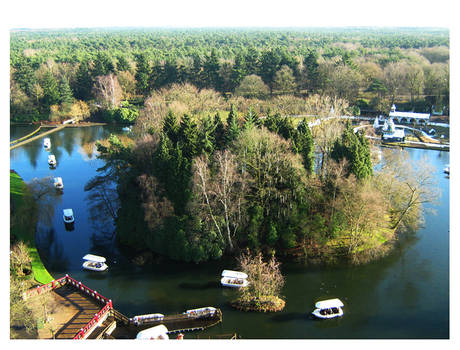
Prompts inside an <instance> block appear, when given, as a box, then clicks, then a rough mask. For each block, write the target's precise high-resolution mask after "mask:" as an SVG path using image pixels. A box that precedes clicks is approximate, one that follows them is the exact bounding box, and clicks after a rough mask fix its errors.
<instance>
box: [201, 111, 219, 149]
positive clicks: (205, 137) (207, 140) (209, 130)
mask: <svg viewBox="0 0 460 350" xmlns="http://www.w3.org/2000/svg"><path fill="white" fill-rule="evenodd" d="M214 129H215V126H214V123H213V120H212V119H211V117H210V116H207V117H205V118H203V120H202V121H201V125H200V133H199V136H198V145H199V152H198V153H202V152H205V153H208V154H211V153H212V152H213V151H214V149H215V143H216V140H215V138H214Z"/></svg>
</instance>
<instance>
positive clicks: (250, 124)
mask: <svg viewBox="0 0 460 350" xmlns="http://www.w3.org/2000/svg"><path fill="white" fill-rule="evenodd" d="M258 126H260V121H259V117H258V116H257V114H256V112H255V111H254V108H252V106H251V107H249V110H248V112H247V113H246V115H245V116H244V124H243V129H244V130H247V129H251V128H255V127H258Z"/></svg>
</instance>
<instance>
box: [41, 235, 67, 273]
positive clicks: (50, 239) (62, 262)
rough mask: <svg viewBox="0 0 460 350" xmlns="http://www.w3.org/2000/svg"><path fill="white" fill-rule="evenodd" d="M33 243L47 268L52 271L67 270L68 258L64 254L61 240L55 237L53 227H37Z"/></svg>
mask: <svg viewBox="0 0 460 350" xmlns="http://www.w3.org/2000/svg"><path fill="white" fill-rule="evenodd" d="M35 244H36V246H37V248H38V251H39V253H40V258H41V259H42V261H43V263H44V264H45V265H46V267H47V269H50V270H53V271H67V270H68V267H69V260H68V258H67V257H66V256H65V254H64V248H63V245H62V242H59V240H57V239H56V231H55V230H54V228H44V227H39V228H38V229H37V233H36V235H35Z"/></svg>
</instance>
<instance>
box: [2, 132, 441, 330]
mask: <svg viewBox="0 0 460 350" xmlns="http://www.w3.org/2000/svg"><path fill="white" fill-rule="evenodd" d="M110 132H119V133H121V129H120V128H111V129H110V128H107V127H91V128H67V129H64V130H62V131H59V132H56V133H54V134H51V135H50V138H51V143H52V151H51V152H52V153H53V154H55V155H56V158H57V161H58V165H57V168H56V169H55V170H50V169H49V167H48V164H47V155H48V154H49V153H48V152H46V151H45V150H44V149H43V146H42V142H43V141H42V140H37V141H34V142H32V143H30V144H27V145H25V146H23V147H20V148H18V149H15V150H13V151H11V152H10V155H11V169H14V170H16V171H17V172H18V173H19V175H20V176H21V177H22V178H23V179H24V180H26V181H30V180H31V179H32V178H34V177H39V178H40V177H45V176H61V177H62V178H63V181H64V194H63V195H62V196H61V199H60V200H59V201H58V202H57V203H56V208H55V212H54V215H53V218H52V222H51V224H50V225H44V224H41V225H39V228H38V230H37V234H36V241H37V246H38V249H39V252H40V255H41V257H42V260H43V261H44V264H45V266H46V267H47V269H48V270H49V272H50V273H51V275H53V276H54V277H56V278H59V277H62V276H63V275H65V274H66V273H68V274H69V275H70V276H72V277H73V278H75V279H77V280H80V281H82V283H84V284H87V285H88V286H89V287H91V288H93V289H95V290H97V291H98V292H100V293H101V294H103V295H105V296H106V297H108V298H111V299H112V300H113V303H114V306H115V307H116V308H117V309H119V310H120V311H121V312H123V313H125V314H126V315H128V316H134V315H137V314H144V313H156V312H160V313H163V314H173V313H180V312H183V311H185V310H186V309H190V308H196V307H202V306H215V307H219V308H221V309H222V311H223V322H222V324H220V325H218V326H215V327H212V328H210V329H208V330H206V331H204V332H201V333H200V334H199V335H200V337H203V338H204V337H206V336H207V335H209V334H226V333H233V332H236V333H238V334H239V335H240V336H241V337H242V338H246V339H248V338H252V339H266V338H280V339H283V338H284V339H304V338H305V339H308V338H330V339H345V338H352V339H356V338H373V339H375V338H378V339H380V338H419V339H427V338H429V339H433V338H441V339H442V338H444V339H445V338H449V179H448V178H446V177H445V176H444V174H443V172H442V170H443V168H444V166H445V165H446V164H448V163H449V153H448V152H439V151H429V150H417V149H409V150H408V152H409V154H410V160H411V161H412V162H418V161H420V159H421V158H422V157H427V159H428V161H429V162H430V163H431V164H432V165H433V166H434V167H435V168H436V177H437V180H438V185H437V186H438V187H439V189H440V191H441V193H442V196H441V198H440V200H439V202H438V203H436V204H433V205H430V207H432V208H433V209H436V211H437V214H433V213H427V214H426V217H425V221H426V222H425V225H424V227H423V228H421V229H420V230H419V231H418V233H417V236H416V238H415V239H412V240H406V241H404V242H401V243H400V244H398V246H397V247H396V249H395V250H394V251H393V253H392V254H391V255H389V256H388V257H386V258H384V259H381V260H378V261H376V262H373V263H370V264H366V265H363V266H340V267H334V268H331V267H329V268H319V267H315V268H313V267H306V266H303V265H299V264H293V263H290V264H287V263H285V264H283V265H282V272H283V274H284V275H285V277H286V283H285V287H284V289H283V296H284V297H285V300H286V308H285V310H283V312H280V313H266V314H263V313H244V312H238V311H236V310H234V309H232V308H231V307H230V306H229V302H230V301H231V300H232V299H233V298H235V297H236V293H235V291H234V290H231V289H224V288H222V287H220V284H219V281H220V278H219V277H220V272H221V271H222V270H223V269H225V268H234V267H235V266H234V265H233V262H225V261H219V262H210V263H206V264H200V265H194V264H182V263H160V264H155V265H150V266H147V267H138V266H136V265H134V264H132V263H131V262H130V261H129V260H128V258H126V257H125V256H124V255H123V254H122V253H121V252H120V251H119V249H118V248H117V246H116V244H115V243H114V240H111V239H102V238H101V236H102V234H101V232H109V233H110V232H112V231H113V225H111V224H110V223H107V224H106V225H105V226H101V223H100V222H99V221H100V220H92V219H91V215H90V214H91V213H92V212H93V213H94V209H92V204H93V203H91V201H89V200H88V199H87V196H88V193H87V192H84V190H83V188H84V186H85V184H86V183H87V182H88V181H89V180H90V179H91V178H92V177H93V176H95V175H96V169H97V168H99V167H100V166H102V165H103V162H102V161H101V160H98V159H96V157H95V153H94V147H91V143H92V142H94V141H95V140H97V139H100V138H102V137H105V136H107V135H108V134H109V133H110ZM26 133H27V132H26V130H25V129H23V128H22V127H14V128H12V129H11V134H12V139H15V138H17V137H20V136H22V135H23V134H26ZM91 151H92V152H93V153H91ZM64 208H72V209H73V210H74V213H75V227H74V230H73V231H67V230H66V229H65V227H64V223H63V220H62V209H64ZM87 253H92V254H96V255H103V256H105V257H107V259H108V264H109V270H108V271H107V272H105V273H96V272H87V271H84V270H82V269H81V262H82V261H81V257H82V256H84V255H85V254H87ZM331 297H338V298H340V299H342V301H343V302H344V304H345V308H344V311H345V315H344V316H343V317H342V318H340V319H334V320H328V321H318V320H314V319H312V318H311V317H310V316H309V313H310V312H311V311H312V309H313V305H314V303H315V301H317V300H320V299H325V298H331Z"/></svg>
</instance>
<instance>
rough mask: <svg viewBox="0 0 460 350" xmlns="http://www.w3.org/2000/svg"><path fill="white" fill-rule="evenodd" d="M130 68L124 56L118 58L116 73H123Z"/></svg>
mask: <svg viewBox="0 0 460 350" xmlns="http://www.w3.org/2000/svg"><path fill="white" fill-rule="evenodd" d="M130 68H131V65H130V64H129V62H128V60H127V59H126V58H125V56H119V57H118V62H117V71H119V72H124V71H128V70H129V69H130Z"/></svg>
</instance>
